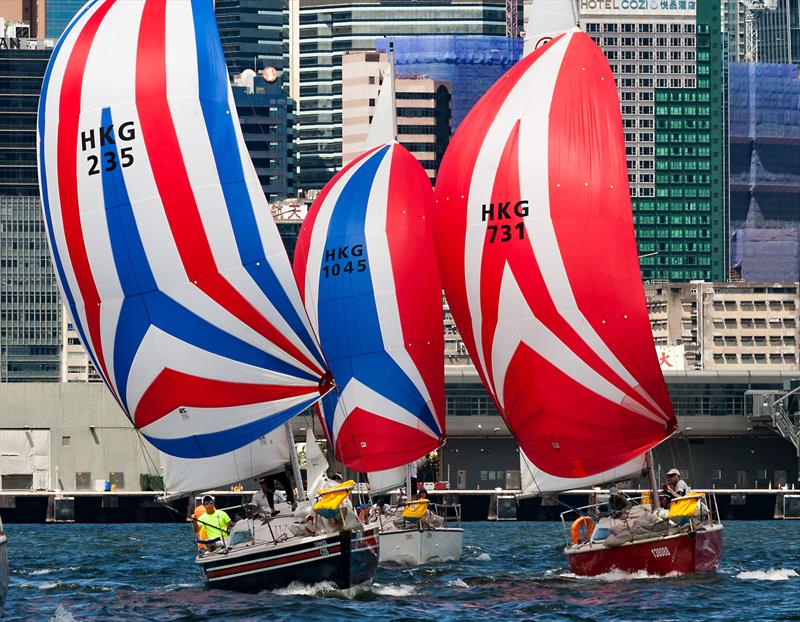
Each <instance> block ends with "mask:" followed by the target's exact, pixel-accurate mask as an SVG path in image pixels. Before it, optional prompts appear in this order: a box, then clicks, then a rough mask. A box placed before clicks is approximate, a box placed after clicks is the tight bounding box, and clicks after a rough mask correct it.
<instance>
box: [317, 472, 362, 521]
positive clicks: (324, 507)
mask: <svg viewBox="0 0 800 622" xmlns="http://www.w3.org/2000/svg"><path fill="white" fill-rule="evenodd" d="M355 485H356V483H355V482H354V481H353V480H351V479H349V480H347V481H346V482H344V483H342V484H339V485H338V486H334V487H333V488H322V489H321V490H318V491H317V495H318V496H319V498H318V499H317V502H316V503H315V504H314V511H315V512H316V513H317V514H319V515H320V516H322V517H324V518H333V517H334V516H336V513H337V512H338V511H339V506H340V505H342V502H343V501H344V500H345V499H347V495H349V494H350V491H351V490H352V489H353V487H354V486H355Z"/></svg>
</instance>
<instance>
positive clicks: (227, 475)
mask: <svg viewBox="0 0 800 622" xmlns="http://www.w3.org/2000/svg"><path fill="white" fill-rule="evenodd" d="M292 449H293V448H292ZM289 451H290V448H289V441H288V439H287V436H286V432H285V430H284V429H283V428H282V427H281V428H278V429H277V430H273V431H272V432H270V433H269V434H267V435H265V436H262V437H261V438H258V439H256V440H255V441H253V442H252V443H249V444H248V445H245V446H244V447H240V448H239V449H236V450H235V451H231V452H228V453H224V454H220V455H218V456H211V457H208V458H178V457H177V456H170V455H169V454H165V453H164V452H160V455H161V468H162V470H163V473H164V486H165V488H166V492H167V494H168V495H170V496H176V495H180V494H181V493H193V492H197V491H199V490H213V489H214V488H216V487H219V486H225V487H227V486H228V485H229V484H231V483H235V482H244V481H245V480H248V479H252V478H254V477H257V476H259V475H263V474H265V473H274V472H277V471H281V470H283V469H284V468H286V465H287V464H289V461H290V455H289Z"/></svg>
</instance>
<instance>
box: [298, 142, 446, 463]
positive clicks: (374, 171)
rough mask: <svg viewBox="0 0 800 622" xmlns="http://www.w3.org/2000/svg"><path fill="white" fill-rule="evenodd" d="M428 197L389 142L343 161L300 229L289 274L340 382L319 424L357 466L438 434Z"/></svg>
mask: <svg viewBox="0 0 800 622" xmlns="http://www.w3.org/2000/svg"><path fill="white" fill-rule="evenodd" d="M432 201H433V191H432V189H431V185H430V181H429V180H428V177H427V175H426V174H425V171H424V169H423V168H422V166H421V165H420V164H419V162H417V161H416V159H415V158H414V157H413V156H412V155H411V154H410V153H409V152H408V151H407V150H406V149H405V148H404V147H402V146H401V145H399V144H398V143H394V142H390V143H387V144H382V145H379V146H376V147H374V148H373V149H371V150H368V151H367V152H365V153H364V154H362V155H361V156H359V157H358V158H356V159H354V160H353V161H352V162H350V163H349V164H348V165H347V166H345V167H344V168H343V169H342V171H340V172H339V174H337V175H336V176H335V177H334V178H333V179H332V180H331V181H330V182H329V183H328V185H326V186H325V188H324V189H323V191H322V192H321V194H320V195H319V197H318V198H317V200H316V201H315V202H314V204H313V205H312V206H311V209H310V211H309V214H308V216H307V218H306V220H305V222H304V223H303V227H302V229H301V230H300V236H299V238H298V241H297V248H296V250H295V266H294V268H295V276H296V278H297V282H298V284H299V286H300V289H301V293H302V295H303V299H304V301H305V304H306V309H307V310H308V314H309V317H310V318H311V323H312V326H313V327H314V331H315V333H316V334H317V336H318V338H319V340H320V344H321V346H322V351H323V352H324V353H325V357H326V360H327V362H328V364H329V365H330V368H331V372H332V374H333V379H334V381H335V382H336V385H337V389H336V390H335V391H332V392H331V393H329V394H328V395H327V396H326V397H325V398H324V399H323V400H322V402H321V404H322V411H323V420H324V424H325V427H326V433H327V436H328V438H329V440H330V441H331V443H332V446H333V448H334V451H335V453H336V456H337V458H338V459H339V460H340V461H341V462H342V463H344V464H345V465H346V466H348V467H350V468H352V469H354V470H357V471H379V470H383V469H390V468H392V467H397V466H400V465H403V464H406V463H408V462H411V461H412V460H416V459H417V458H419V457H420V456H423V455H425V454H426V453H428V452H430V451H432V450H434V449H436V448H437V447H438V446H439V445H440V444H441V442H442V439H443V436H444V431H445V426H444V336H443V325H442V297H441V283H440V280H439V275H438V272H437V270H436V257H435V253H434V249H433V241H432V230H431V226H430V208H431V205H432Z"/></svg>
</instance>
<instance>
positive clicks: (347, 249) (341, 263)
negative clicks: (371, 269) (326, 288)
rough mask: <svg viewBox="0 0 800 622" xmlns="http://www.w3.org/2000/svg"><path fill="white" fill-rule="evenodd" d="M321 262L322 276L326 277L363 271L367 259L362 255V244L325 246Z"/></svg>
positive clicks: (365, 267)
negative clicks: (335, 246)
mask: <svg viewBox="0 0 800 622" xmlns="http://www.w3.org/2000/svg"><path fill="white" fill-rule="evenodd" d="M323 262H324V263H323V265H322V276H323V277H325V278H326V279H327V278H328V277H334V276H339V275H340V274H353V272H364V271H365V270H366V269H367V259H366V257H364V245H363V244H354V245H353V246H339V247H337V248H326V249H325V255H324V257H323Z"/></svg>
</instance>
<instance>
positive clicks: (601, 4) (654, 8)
mask: <svg viewBox="0 0 800 622" xmlns="http://www.w3.org/2000/svg"><path fill="white" fill-rule="evenodd" d="M696 9H697V2H696V1H695V0H580V10H581V14H590V13H591V14H600V15H603V14H605V15H607V14H612V13H623V14H625V13H629V14H630V13H639V14H643V15H645V14H646V15H654V14H655V15H658V14H662V15H676V14H682V13H685V14H691V15H694V13H695V11H696Z"/></svg>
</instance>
